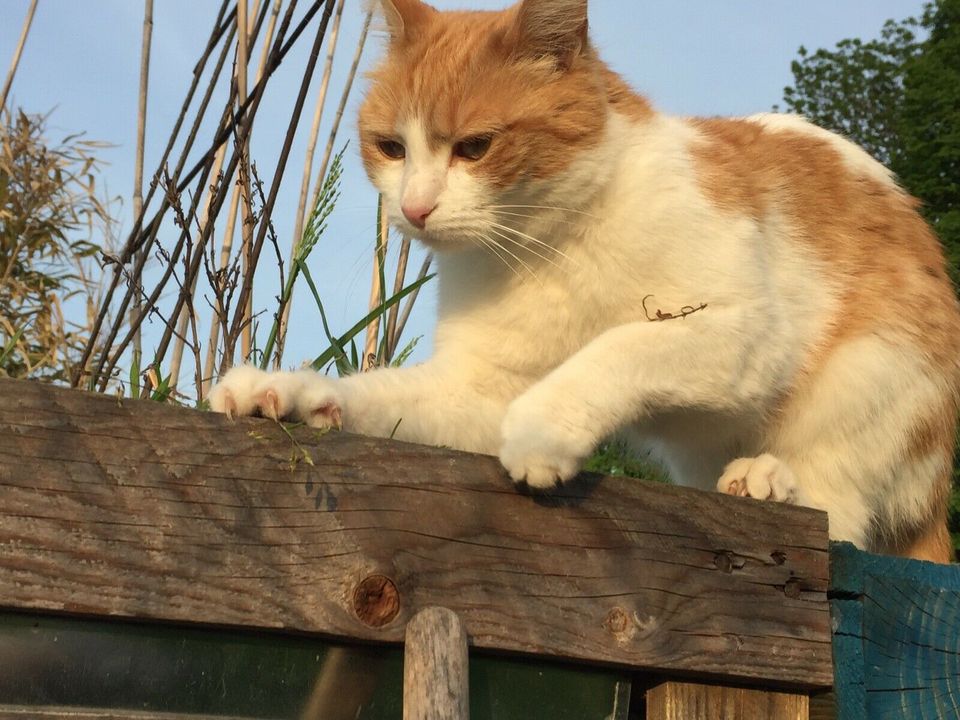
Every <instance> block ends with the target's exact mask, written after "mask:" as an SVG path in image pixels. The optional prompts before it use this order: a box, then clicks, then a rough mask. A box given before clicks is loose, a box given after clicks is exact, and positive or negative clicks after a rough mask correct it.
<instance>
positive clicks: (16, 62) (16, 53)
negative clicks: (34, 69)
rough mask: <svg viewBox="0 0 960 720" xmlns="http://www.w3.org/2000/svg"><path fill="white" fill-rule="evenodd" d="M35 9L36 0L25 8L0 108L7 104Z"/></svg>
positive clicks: (1, 96)
mask: <svg viewBox="0 0 960 720" xmlns="http://www.w3.org/2000/svg"><path fill="white" fill-rule="evenodd" d="M36 11H37V0H32V2H31V3H30V7H29V8H28V9H27V17H26V18H25V19H24V21H23V29H22V30H21V31H20V40H19V41H18V42H17V47H16V48H15V49H14V51H13V60H12V61H11V63H10V69H9V70H8V71H7V79H6V80H5V81H4V83H3V92H0V110H2V109H3V108H5V107H6V105H7V95H9V94H10V87H11V86H12V85H13V78H14V76H15V75H16V74H17V67H18V66H19V65H20V56H21V55H23V46H24V45H26V44H27V36H28V35H29V34H30V26H31V25H33V15H34V13H35V12H36Z"/></svg>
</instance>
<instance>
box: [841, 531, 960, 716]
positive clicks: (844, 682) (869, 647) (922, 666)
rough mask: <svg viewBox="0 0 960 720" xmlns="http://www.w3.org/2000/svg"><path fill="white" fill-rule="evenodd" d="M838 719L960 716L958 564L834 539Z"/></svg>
mask: <svg viewBox="0 0 960 720" xmlns="http://www.w3.org/2000/svg"><path fill="white" fill-rule="evenodd" d="M830 582H831V591H832V595H833V598H834V600H833V612H834V622H835V633H836V634H835V639H834V667H835V676H836V688H835V695H836V710H837V714H836V717H837V720H859V719H860V718H903V719H904V720H913V719H914V718H922V719H923V720H926V719H927V718H930V719H931V720H933V718H960V567H958V566H956V565H938V564H934V563H930V562H922V561H920V560H905V559H903V558H894V557H882V556H879V555H871V554H869V553H865V552H861V551H859V550H857V549H856V548H855V547H854V546H853V545H851V544H849V543H836V544H835V545H834V547H833V552H832V577H831V580H830Z"/></svg>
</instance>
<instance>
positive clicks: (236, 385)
mask: <svg viewBox="0 0 960 720" xmlns="http://www.w3.org/2000/svg"><path fill="white" fill-rule="evenodd" d="M466 365H467V363H465V362H460V363H442V364H441V363H436V362H428V363H424V364H423V365H417V366H412V367H409V368H383V369H378V370H372V371H370V372H365V373H360V374H357V375H352V376H349V377H345V378H338V379H334V378H329V377H327V376H325V375H322V374H320V373H317V372H314V371H313V370H299V371H296V372H272V373H267V372H264V371H262V370H258V369H256V368H251V367H238V368H234V369H233V370H231V371H230V372H228V373H227V374H226V375H225V376H224V377H223V379H222V380H221V382H220V383H219V384H218V385H217V386H216V387H215V388H214V389H213V390H212V391H211V393H210V406H211V408H212V409H213V410H215V411H217V412H224V413H226V414H228V415H234V416H236V415H251V414H254V413H256V412H259V413H260V414H262V415H264V416H266V417H270V418H274V419H287V420H293V421H301V422H305V423H307V424H308V425H311V426H312V427H317V428H330V427H342V429H344V430H347V431H349V432H355V433H360V434H363V435H373V436H376V437H393V438H396V439H398V440H406V441H409V442H418V443H424V444H427V445H440V446H447V447H452V448H456V449H459V450H467V451H472V452H483V453H488V454H493V453H495V452H496V449H497V447H498V445H499V440H498V438H499V432H498V431H499V427H500V423H501V421H502V419H503V414H504V412H505V410H506V406H507V400H506V398H505V397H504V398H501V397H498V396H496V395H494V394H491V393H490V392H485V393H481V392H479V391H477V390H476V389H475V385H474V381H475V373H470V374H468V372H466ZM501 385H506V383H501ZM485 386H486V387H490V386H491V384H490V383H485Z"/></svg>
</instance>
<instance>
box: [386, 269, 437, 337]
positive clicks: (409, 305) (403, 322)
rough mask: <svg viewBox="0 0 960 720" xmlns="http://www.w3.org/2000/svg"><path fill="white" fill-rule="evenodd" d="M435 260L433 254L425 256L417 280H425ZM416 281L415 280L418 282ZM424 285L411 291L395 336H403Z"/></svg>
mask: <svg viewBox="0 0 960 720" xmlns="http://www.w3.org/2000/svg"><path fill="white" fill-rule="evenodd" d="M432 262H433V254H432V253H431V254H430V255H427V257H426V258H424V261H423V265H421V266H420V272H419V273H417V280H416V281H419V280H423V279H424V278H425V277H426V276H427V273H428V272H430V264H431V263H432ZM416 281H415V282H416ZM421 287H423V286H422V285H421V286H420V287H418V288H417V289H416V290H414V291H413V292H412V293H410V297H408V298H407V301H406V303H404V306H403V312H402V313H400V320H399V321H398V322H397V331H396V335H395V337H397V338H400V337H402V336H403V330H404V328H405V327H406V326H407V318H409V317H410V311H411V310H413V304H414V303H415V302H416V301H417V296H418V295H419V294H420V288H421Z"/></svg>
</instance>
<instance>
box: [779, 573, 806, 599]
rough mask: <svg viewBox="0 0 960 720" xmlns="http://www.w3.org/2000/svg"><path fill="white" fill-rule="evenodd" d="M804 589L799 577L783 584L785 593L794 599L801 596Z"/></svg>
mask: <svg viewBox="0 0 960 720" xmlns="http://www.w3.org/2000/svg"><path fill="white" fill-rule="evenodd" d="M802 590H803V588H801V587H800V579H799V578H790V579H789V580H787V582H786V583H785V584H784V586H783V594H784V595H786V596H787V597H788V598H792V599H794V600H796V599H797V598H798V597H800V594H801V591H802Z"/></svg>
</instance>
